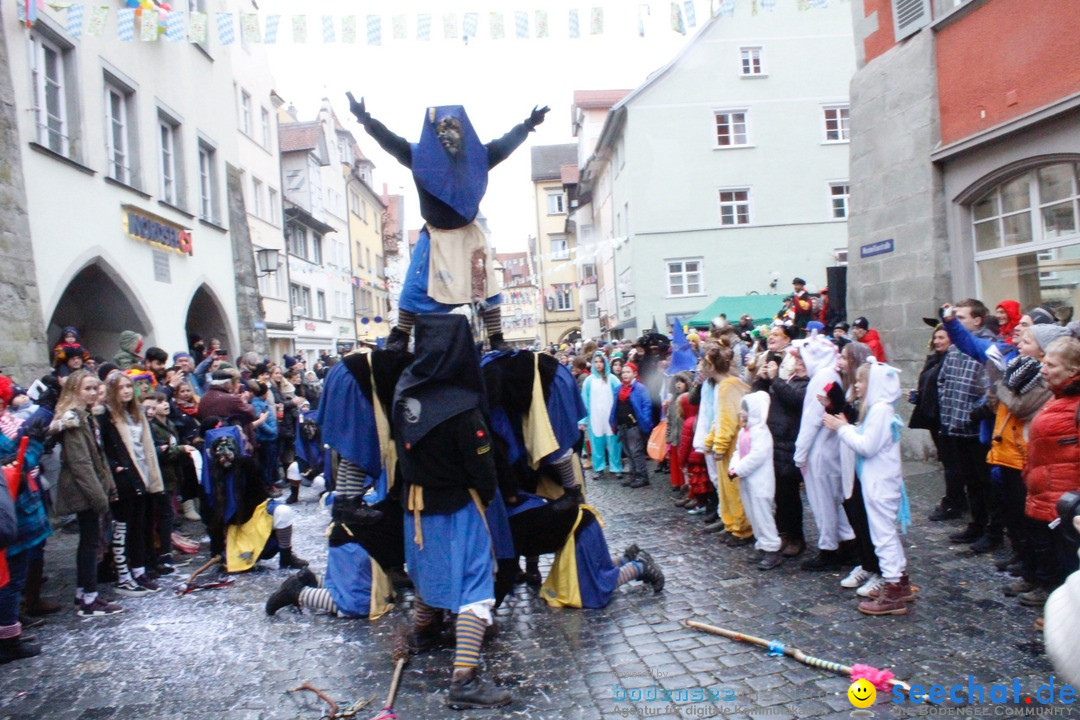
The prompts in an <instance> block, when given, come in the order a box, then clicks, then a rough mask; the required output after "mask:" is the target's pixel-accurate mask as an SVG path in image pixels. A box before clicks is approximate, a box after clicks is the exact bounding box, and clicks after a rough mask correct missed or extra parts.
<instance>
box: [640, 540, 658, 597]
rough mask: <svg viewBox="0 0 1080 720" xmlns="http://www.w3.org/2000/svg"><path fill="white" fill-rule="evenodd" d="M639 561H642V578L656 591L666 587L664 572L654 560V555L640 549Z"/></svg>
mask: <svg viewBox="0 0 1080 720" xmlns="http://www.w3.org/2000/svg"><path fill="white" fill-rule="evenodd" d="M637 562H639V563H641V579H642V580H643V581H644V582H647V583H649V584H650V585H652V589H653V592H654V593H658V592H660V591H661V590H663V589H664V573H663V571H662V570H661V569H660V566H659V565H657V564H656V561H655V560H653V556H652V555H650V554H649V553H647V552H645V551H644V550H638V555H637Z"/></svg>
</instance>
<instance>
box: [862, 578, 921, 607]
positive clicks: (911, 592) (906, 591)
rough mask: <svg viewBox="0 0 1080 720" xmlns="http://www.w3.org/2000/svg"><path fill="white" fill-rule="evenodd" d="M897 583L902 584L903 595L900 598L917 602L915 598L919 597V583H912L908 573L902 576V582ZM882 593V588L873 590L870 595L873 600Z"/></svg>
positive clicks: (907, 601)
mask: <svg viewBox="0 0 1080 720" xmlns="http://www.w3.org/2000/svg"><path fill="white" fill-rule="evenodd" d="M897 584H898V585H899V586H900V589H901V590H902V591H903V592H902V594H901V596H900V599H901V600H903V601H904V602H906V603H909V602H915V600H916V599H917V598H918V595H917V593H918V592H919V587H918V586H917V585H912V584H911V578H909V577H908V574H907V573H904V574H903V575H901V576H900V582H899V583H897ZM880 593H881V591H880V590H871V591H870V595H869V596H868V597H869V598H870V599H871V600H876V599H877V598H878V596H879V595H880Z"/></svg>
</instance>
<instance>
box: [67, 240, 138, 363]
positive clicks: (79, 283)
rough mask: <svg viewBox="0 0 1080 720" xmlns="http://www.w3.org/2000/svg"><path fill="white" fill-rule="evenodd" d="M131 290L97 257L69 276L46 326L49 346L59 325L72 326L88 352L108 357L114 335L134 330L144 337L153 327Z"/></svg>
mask: <svg viewBox="0 0 1080 720" xmlns="http://www.w3.org/2000/svg"><path fill="white" fill-rule="evenodd" d="M134 297H135V295H134V293H132V292H131V289H130V288H129V287H128V285H127V283H125V282H124V280H123V279H122V278H121V277H120V275H119V274H118V273H116V271H115V270H113V269H112V268H111V267H110V266H109V265H108V263H106V262H105V261H104V260H102V259H101V258H97V259H95V260H94V261H92V262H91V264H89V265H87V266H86V267H84V268H83V269H82V270H80V271H79V272H78V273H76V274H75V277H73V278H72V279H71V282H69V283H68V286H67V287H66V288H65V289H64V292H63V294H62V295H61V296H60V300H59V301H58V302H57V303H56V308H55V309H54V310H53V313H52V317H51V318H50V320H49V325H48V328H47V332H48V340H49V345H50V347H51V346H52V345H54V344H56V343H57V342H58V341H59V339H60V332H61V330H62V329H63V328H65V327H68V326H73V327H74V328H75V329H76V330H78V331H79V340H80V342H81V343H82V345H83V347H85V348H86V349H87V350H88V351H89V352H90V354H91V355H94V356H100V357H104V358H105V359H107V360H108V359H111V358H112V356H113V355H114V354H115V353H116V351H117V350H118V349H119V344H118V340H119V338H118V336H119V334H120V333H121V332H123V331H124V330H134V331H135V332H137V333H140V334H142V335H143V337H146V336H148V335H150V333H151V331H152V330H153V326H152V325H151V323H150V320H149V317H148V316H147V314H146V312H145V311H144V310H143V308H142V307H140V306H139V305H138V303H137V302H135V301H134Z"/></svg>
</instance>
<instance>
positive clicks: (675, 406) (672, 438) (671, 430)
mask: <svg viewBox="0 0 1080 720" xmlns="http://www.w3.org/2000/svg"><path fill="white" fill-rule="evenodd" d="M680 397H681V395H676V396H674V397H672V398H671V399H670V400H668V406H667V417H666V418H665V419H666V420H667V437H665V438H664V439H665V440H666V441H667V444H668V445H674V446H675V447H678V446H679V440H680V438H682V425H683V424H682V414H681V413H680V412H679V398H680Z"/></svg>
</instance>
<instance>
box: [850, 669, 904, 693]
mask: <svg viewBox="0 0 1080 720" xmlns="http://www.w3.org/2000/svg"><path fill="white" fill-rule="evenodd" d="M894 677H895V676H894V675H893V674H892V673H891V672H889V671H888V670H878V669H877V668H876V667H871V666H870V665H852V666H851V680H852V682H855V681H856V680H868V681H869V682H870V684H871V685H873V686H874V687H875V688H877V689H878V690H890V689H891V688H892V685H891V684H890V683H889V681H890V680H892V679H893V678H894Z"/></svg>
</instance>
